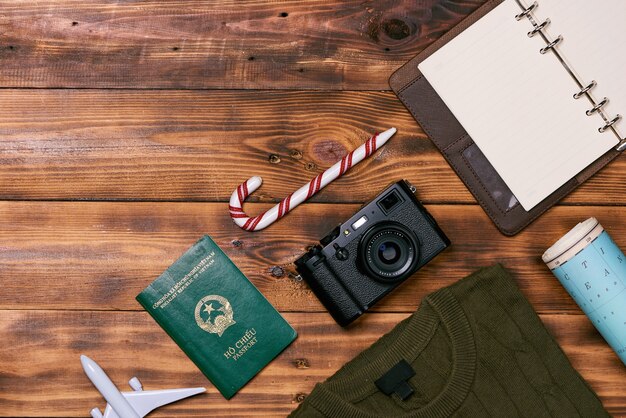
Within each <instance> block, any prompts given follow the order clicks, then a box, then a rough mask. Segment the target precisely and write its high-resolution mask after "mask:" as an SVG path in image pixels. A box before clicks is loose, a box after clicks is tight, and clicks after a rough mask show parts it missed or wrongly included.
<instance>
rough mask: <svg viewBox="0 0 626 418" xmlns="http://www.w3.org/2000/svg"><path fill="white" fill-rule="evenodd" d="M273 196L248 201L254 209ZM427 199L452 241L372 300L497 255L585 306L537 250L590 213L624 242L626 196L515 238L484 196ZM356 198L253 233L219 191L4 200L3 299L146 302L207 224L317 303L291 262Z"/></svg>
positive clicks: (396, 301) (541, 307)
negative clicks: (142, 296)
mask: <svg viewBox="0 0 626 418" xmlns="http://www.w3.org/2000/svg"><path fill="white" fill-rule="evenodd" d="M267 208H268V206H267V205H261V204H250V205H249V206H247V209H248V210H249V211H250V212H251V213H255V214H256V213H259V212H260V211H261V210H262V209H267ZM428 208H429V210H430V211H431V213H432V214H433V216H434V217H435V218H436V219H437V220H438V222H439V224H440V225H441V227H442V228H443V230H444V231H445V232H446V233H447V235H448V236H449V237H450V239H451V241H452V246H451V247H450V248H449V249H447V250H446V251H445V252H443V253H442V254H440V255H439V256H438V257H437V258H436V259H435V260H433V261H432V262H431V263H430V264H428V265H427V266H426V267H424V268H423V269H422V270H420V271H419V272H418V273H417V274H416V275H414V276H413V277H412V278H410V279H409V280H407V281H406V282H405V283H404V284H403V285H402V286H401V287H400V288H398V289H396V291H394V292H393V293H391V294H390V295H388V296H387V297H386V298H385V299H383V300H382V301H381V302H380V303H379V304H378V305H376V306H375V307H374V310H378V311H384V312H411V311H413V310H414V309H415V307H416V306H417V305H418V303H419V301H420V300H421V298H422V297H423V296H424V295H426V294H428V293H430V292H432V291H434V290H436V289H439V288H440V287H443V286H447V285H450V284H452V283H454V282H455V281H456V280H459V279H461V278H462V277H464V276H466V275H468V274H470V273H471V272H473V271H474V270H476V269H478V268H480V267H484V266H487V265H491V264H494V263H496V262H501V263H503V264H504V265H505V267H507V268H509V269H510V270H511V271H512V272H513V273H514V276H515V278H516V279H517V283H518V284H519V286H520V288H521V289H522V291H523V292H524V294H526V295H527V297H528V298H529V299H530V301H531V303H532V304H533V305H534V307H535V309H537V310H538V311H539V312H542V313H563V312H574V313H578V312H580V310H579V309H578V307H577V306H576V305H575V303H574V302H573V300H571V298H570V297H569V295H568V294H567V293H566V292H565V290H564V289H563V288H562V287H561V285H560V284H559V283H558V281H557V280H556V279H555V278H554V277H553V276H552V275H551V273H550V272H549V271H548V269H547V268H546V267H545V266H544V265H543V263H542V262H541V259H540V256H541V254H542V252H543V251H544V250H545V249H546V248H548V247H549V246H550V245H551V244H552V243H553V241H555V240H556V239H557V238H558V237H560V236H561V235H563V234H564V233H565V232H566V231H567V230H568V229H569V228H571V227H572V226H573V225H575V224H576V223H577V222H579V221H581V220H584V219H586V218H587V217H589V216H591V215H594V216H596V217H598V219H600V221H601V222H602V224H603V225H604V226H605V227H606V228H607V230H608V231H609V232H610V233H611V235H612V236H613V238H614V239H615V241H616V242H617V244H618V245H619V246H621V248H626V224H625V223H624V222H622V221H621V220H622V219H624V216H626V207H557V208H555V209H553V210H552V211H550V212H549V213H548V214H546V215H544V216H543V217H542V218H541V219H540V220H538V221H537V222H536V223H535V224H533V225H532V226H531V227H529V228H528V229H527V230H526V231H524V232H522V233H521V234H519V235H518V236H516V237H513V238H507V237H504V236H502V235H501V234H500V233H499V232H498V231H497V230H496V229H495V227H494V226H493V225H492V224H491V222H490V221H489V219H488V218H487V216H486V215H485V214H484V213H483V211H482V210H481V209H480V208H479V207H477V206H466V205H430V206H428ZM357 209H358V206H357V205H329V204H304V205H303V206H300V207H298V208H297V209H295V210H294V211H293V212H292V213H291V214H289V215H288V216H287V217H286V218H284V219H283V220H281V221H280V222H278V223H277V224H275V225H272V226H271V227H269V228H268V229H266V230H263V231H260V232H255V233H249V232H245V231H242V230H241V229H239V228H238V227H237V226H235V225H234V224H233V223H232V222H231V220H230V218H229V216H228V213H227V207H226V205H225V204H223V203H159V204H157V205H155V204H154V203H147V202H146V203H126V202H112V203H108V202H92V203H88V202H0V242H2V247H1V248H0V265H2V279H1V280H2V298H0V308H4V309H88V310H117V309H123V310H139V309H140V306H139V304H138V303H137V302H136V301H135V299H134V298H135V295H137V294H138V293H139V292H140V291H141V290H142V289H143V288H144V287H145V286H147V285H148V284H149V283H150V282H151V281H152V280H153V279H154V278H156V277H157V276H158V275H159V274H160V273H161V272H163V270H165V269H166V268H167V267H168V266H169V265H170V264H171V263H173V262H174V261H175V260H176V259H177V258H178V257H179V256H180V254H182V253H183V252H184V251H185V250H186V249H187V248H188V247H189V246H191V245H192V244H193V243H194V242H195V241H196V240H197V239H199V238H200V236H201V235H202V234H205V233H208V234H209V235H211V236H212V237H213V238H214V239H215V241H216V242H217V243H218V244H219V245H220V246H221V247H222V248H223V249H224V251H225V252H226V253H227V254H228V255H229V256H230V257H231V258H232V259H233V261H234V262H235V264H237V265H238V266H239V267H240V268H241V270H242V271H243V272H244V273H245V274H246V275H247V276H248V277H249V278H250V279H251V280H252V282H253V283H254V284H255V285H256V286H257V287H258V288H259V289H260V290H261V291H262V292H263V294H264V295H265V296H266V297H267V298H268V299H269V300H270V302H271V303H273V304H274V305H275V306H276V307H277V308H278V309H280V310H282V311H320V312H321V311H324V308H323V307H322V306H321V304H320V303H319V302H318V300H317V299H316V297H315V296H314V295H313V294H312V293H311V291H310V290H309V288H308V286H307V285H306V284H305V283H304V282H301V281H297V280H295V279H294V273H295V270H294V268H293V265H292V264H291V263H292V262H293V261H294V260H295V259H296V258H297V257H299V256H300V255H301V254H303V253H304V252H305V249H306V247H307V246H309V245H313V244H315V242H316V241H317V240H319V239H320V238H321V237H322V236H323V235H325V234H326V232H328V231H330V230H331V229H332V228H333V227H334V226H335V225H337V224H338V223H340V222H341V221H343V220H345V219H347V218H348V217H349V216H350V215H351V214H352V213H354V211H356V210H357ZM68 289H71V297H68ZM26 295H27V296H26Z"/></svg>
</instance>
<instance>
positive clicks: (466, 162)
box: [389, 0, 620, 236]
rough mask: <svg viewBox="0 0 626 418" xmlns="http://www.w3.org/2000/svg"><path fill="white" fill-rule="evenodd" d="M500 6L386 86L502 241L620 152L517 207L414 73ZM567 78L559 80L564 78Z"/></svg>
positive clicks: (495, 1)
mask: <svg viewBox="0 0 626 418" xmlns="http://www.w3.org/2000/svg"><path fill="white" fill-rule="evenodd" d="M502 1H503V0H491V1H488V2H487V3H485V4H484V5H483V6H481V7H480V8H478V9H477V10H476V11H475V12H473V13H472V14H471V15H469V16H468V17H467V18H465V19H464V20H463V21H461V23H459V24H458V25H456V26H455V27H454V28H452V29H451V30H450V31H448V32H447V33H445V34H444V35H443V36H442V37H441V38H439V39H438V40H437V41H435V42H434V43H432V44H431V45H430V46H429V47H428V48H426V49H424V51H422V52H421V53H420V54H418V55H417V56H416V57H415V58H413V59H412V60H410V61H409V62H407V63H406V64H405V65H403V66H402V67H400V68H399V69H398V70H397V71H396V72H395V73H394V74H393V75H392V76H391V78H390V79H389V85H390V86H391V88H392V90H393V91H394V92H395V93H396V95H397V96H398V98H399V99H400V100H401V101H402V103H404V105H405V106H406V107H407V109H408V110H409V111H410V112H411V114H412V115H413V117H414V118H415V120H416V121H417V122H418V123H419V124H420V126H421V127H422V129H423V130H424V132H426V134H427V135H428V136H429V137H430V139H431V140H432V141H433V143H434V144H435V146H436V147H437V148H438V149H439V150H440V151H441V153H442V154H443V156H444V157H445V159H446V160H447V161H448V163H449V164H450V166H451V167H452V168H453V169H454V171H455V172H456V173H457V175H458V176H459V177H460V178H461V180H463V183H465V185H466V186H467V188H468V189H469V190H470V192H471V193H472V194H473V195H474V197H475V198H476V200H477V201H478V203H479V204H480V205H481V206H482V207H483V209H484V210H485V212H486V213H487V215H489V217H490V218H491V220H492V221H493V222H494V223H495V224H496V226H497V228H498V229H499V230H500V232H502V233H503V234H504V235H509V236H511V235H515V234H517V233H518V232H520V231H521V230H522V229H524V228H525V227H526V226H527V225H528V224H530V223H531V222H532V221H533V220H535V219H536V218H537V217H539V215H541V214H542V213H544V212H545V211H547V210H548V209H550V208H551V207H552V206H553V205H554V204H555V203H557V202H558V201H559V200H561V199H562V198H563V197H565V196H566V195H567V194H568V193H569V192H571V191H572V190H573V189H575V188H576V187H577V186H578V185H579V184H581V183H583V182H584V181H585V180H587V179H588V178H589V177H591V176H592V175H594V174H595V173H596V172H598V171H599V170H600V169H601V168H602V167H604V166H605V165H607V164H608V163H609V162H610V161H611V160H613V159H614V158H615V157H617V156H618V155H619V154H620V152H619V151H616V150H614V149H612V150H610V151H608V152H607V153H606V154H604V155H603V156H602V157H600V158H599V159H597V160H596V161H595V162H594V163H592V164H591V165H589V166H588V167H587V168H585V169H584V170H583V171H581V172H580V173H578V175H576V176H575V177H574V178H572V179H570V180H569V181H568V182H567V183H565V184H564V185H563V186H561V187H560V188H559V189H557V190H556V191H555V192H554V193H552V194H551V195H550V196H548V197H547V198H546V199H544V200H543V201H542V202H541V203H539V204H538V205H537V206H535V207H534V208H532V209H531V210H530V211H526V210H524V208H523V207H522V206H521V205H520V204H519V202H517V199H516V198H515V196H514V195H513V193H512V192H511V190H510V189H509V188H508V187H507V185H506V184H505V183H504V181H503V180H502V178H501V177H500V175H499V174H498V173H497V172H496V170H495V169H494V168H493V166H492V165H491V163H489V161H488V160H487V158H485V156H484V155H483V153H482V152H481V151H480V149H479V148H478V146H477V145H476V144H475V143H474V141H473V140H472V138H471V137H470V136H469V135H468V134H467V132H466V131H465V129H464V128H463V126H461V124H460V123H459V121H458V120H457V119H456V118H455V117H454V115H453V114H452V112H451V111H450V110H449V109H448V107H447V106H446V105H445V103H444V102H443V100H442V99H441V98H440V97H439V95H438V94H437V92H436V91H435V90H434V89H433V88H432V86H431V85H430V84H429V82H428V80H426V78H425V77H424V76H423V75H422V73H421V72H420V71H419V69H418V67H417V66H418V64H419V63H420V62H422V61H423V60H425V59H426V58H427V57H429V56H430V55H432V54H433V53H434V52H435V51H437V50H438V49H439V48H441V47H442V46H443V45H445V44H446V43H448V42H450V41H451V40H452V39H454V38H455V37H456V36H457V35H458V34H460V33H461V32H463V31H464V30H465V29H467V28H468V27H469V26H471V25H472V24H473V23H474V22H476V21H477V20H479V19H480V18H481V17H483V16H484V15H485V14H487V13H488V12H489V11H491V10H492V9H493V8H494V7H496V6H497V5H499V4H500V3H502ZM565 76H567V74H564V77H565Z"/></svg>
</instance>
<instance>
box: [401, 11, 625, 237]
mask: <svg viewBox="0 0 626 418" xmlns="http://www.w3.org/2000/svg"><path fill="white" fill-rule="evenodd" d="M624 22H626V1H623V0H602V1H597V2H591V1H587V0H539V1H537V2H533V3H531V2H529V1H527V0H504V1H489V2H487V4H485V6H483V7H481V8H480V9H479V10H478V11H477V12H475V13H474V14H473V15H471V16H470V17H468V18H467V19H466V21H463V22H462V23H461V24H459V25H458V26H457V27H455V28H454V29H452V30H451V31H450V32H449V33H447V34H446V35H444V36H443V37H442V39H440V40H438V41H437V42H435V43H434V44H433V45H431V47H429V48H428V49H427V50H425V51H424V52H423V53H421V54H420V55H418V57H416V58H415V59H413V60H412V61H410V62H409V63H407V65H405V66H404V67H403V68H401V69H400V70H398V72H397V73H396V74H394V75H393V76H392V78H391V80H390V84H391V86H392V88H393V89H394V91H395V92H396V93H397V94H398V96H399V97H400V99H401V100H402V101H403V102H404V103H405V105H407V107H408V108H409V110H410V111H411V112H412V113H413V115H414V116H415V117H416V119H417V120H418V122H420V124H421V125H422V127H423V128H424V130H425V131H426V132H427V133H428V134H429V136H430V137H431V139H433V141H434V142H435V144H436V145H437V146H438V147H439V148H440V150H442V152H443V153H444V156H446V158H448V161H449V162H450V163H451V165H452V166H453V167H454V168H455V170H456V171H457V173H458V174H459V176H460V177H461V178H462V179H463V180H464V181H465V183H466V185H468V187H469V188H470V190H471V191H472V192H473V193H474V195H475V196H476V197H477V198H478V199H479V202H480V203H481V204H482V205H483V207H484V208H485V210H486V211H487V212H488V214H489V215H490V216H491V217H492V219H493V220H494V221H495V222H496V224H497V225H498V227H500V229H501V231H503V232H504V233H507V234H509V235H512V234H514V233H516V232H518V231H519V230H520V229H521V228H523V227H524V226H525V225H526V224H528V223H529V222H530V221H532V220H533V219H534V218H535V217H536V216H538V215H539V214H540V213H542V212H543V211H545V210H546V209H547V208H549V207H550V206H552V205H553V204H554V203H555V202H556V201H558V200H559V199H560V198H562V197H563V196H565V195H566V194H567V193H568V192H569V191H571V190H572V189H573V188H575V187H576V186H577V185H578V184H580V183H581V182H583V181H584V180H586V179H587V178H588V177H590V176H591V175H592V174H593V173H595V172H596V171H598V170H599V169H600V168H601V167H602V166H604V165H606V164H607V163H608V162H609V161H610V160H611V159H613V158H615V156H616V155H618V154H619V152H620V151H622V150H623V149H624V148H626V140H624V138H625V135H626V121H625V120H624V119H623V118H622V116H620V115H626V78H625V77H624V75H625V74H626V70H625V68H626V53H625V52H626V51H625V50H624V45H626V30H625V29H624ZM424 78H425V80H424ZM440 102H441V103H440ZM444 123H448V124H449V125H450V126H443V125H444ZM456 124H458V127H457V126H456ZM453 154H454V155H453ZM457 154H458V155H457ZM483 160H486V161H483ZM518 206H519V207H518Z"/></svg>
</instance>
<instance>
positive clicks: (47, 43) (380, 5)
mask: <svg viewBox="0 0 626 418" xmlns="http://www.w3.org/2000/svg"><path fill="white" fill-rule="evenodd" d="M483 2H484V0H425V1H424V0H420V1H418V0H411V1H400V0H381V1H376V2H373V1H365V2H364V1H361V0H351V1H342V0H333V1H322V0H314V1H309V0H306V1H303V0H300V1H283V2H280V4H279V5H278V4H277V3H276V2H271V1H258V0H247V1H199V0H178V1H175V0H172V1H159V0H152V1H150V0H144V1H122V2H108V1H104V0H97V1H89V2H83V1H76V0H42V1H37V2H23V1H19V0H12V1H9V0H5V1H0V10H2V14H0V86H1V87H48V88H49V87H80V88H85V87H88V88H94V87H96V88H141V89H145V88H175V89H204V88H213V89H223V88H238V89H239V88H246V89H248V88H257V89H258V88H271V89H285V88H288V89H289V88H298V89H326V90H337V89H347V90H368V89H374V90H388V89H389V87H388V84H387V79H388V78H389V76H390V75H391V73H392V72H393V71H394V70H395V69H396V68H398V67H399V66H401V65H402V64H404V62H406V61H408V60H409V59H410V58H412V57H413V56H414V55H416V54H417V53H418V52H420V51H421V50H422V49H424V48H425V47H426V46H427V45H429V44H430V43H431V42H432V41H434V40H435V39H437V38H438V37H439V36H440V35H441V34H443V33H444V32H445V31H447V30H448V29H449V28H450V27H452V26H453V25H455V24H456V23H458V22H459V21H460V20H461V19H463V18H464V17H465V16H467V15H468V14H469V13H470V12H472V11H473V10H474V9H476V8H477V7H478V6H479V5H480V4H482V3H483Z"/></svg>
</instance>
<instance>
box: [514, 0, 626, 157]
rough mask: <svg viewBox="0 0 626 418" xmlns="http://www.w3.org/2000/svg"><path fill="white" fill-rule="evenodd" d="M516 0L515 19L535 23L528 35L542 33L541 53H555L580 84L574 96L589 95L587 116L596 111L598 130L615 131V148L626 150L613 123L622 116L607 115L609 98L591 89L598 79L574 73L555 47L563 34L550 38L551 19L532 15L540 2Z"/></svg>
mask: <svg viewBox="0 0 626 418" xmlns="http://www.w3.org/2000/svg"><path fill="white" fill-rule="evenodd" d="M515 1H516V3H517V4H518V5H519V7H520V8H521V9H522V11H521V12H520V13H518V14H517V15H515V19H516V20H518V21H519V20H522V19H524V18H527V19H528V20H529V21H530V23H531V24H532V25H533V29H532V30H531V31H529V32H528V37H529V38H532V37H533V36H535V35H540V36H541V38H543V40H544V41H545V43H546V46H545V47H543V48H541V49H540V50H539V53H541V54H546V53H548V52H550V51H552V52H553V53H554V55H555V56H556V57H557V59H558V60H559V61H560V62H561V64H562V65H563V67H565V69H566V70H567V72H568V73H569V75H570V76H571V77H572V78H573V79H574V81H575V82H576V84H578V87H579V90H578V92H576V93H575V94H574V96H573V97H574V99H579V98H581V97H583V96H585V97H587V99H588V100H589V102H590V103H591V105H592V107H591V108H590V109H589V110H587V112H586V114H587V116H591V115H593V114H594V113H597V114H599V115H600V116H601V117H602V119H603V120H604V125H602V126H601V127H600V128H598V131H599V132H601V133H602V132H605V131H606V130H611V131H612V132H613V134H615V136H617V138H618V139H619V141H620V142H619V144H617V147H616V148H615V149H616V150H617V151H620V152H621V151H624V150H626V138H621V137H620V136H619V134H618V133H617V130H615V127H614V126H613V125H615V124H616V123H617V121H619V120H620V119H621V118H622V116H621V115H619V114H617V115H615V116H614V117H613V118H610V117H609V116H608V115H607V113H606V112H605V111H604V109H603V107H604V105H606V104H607V103H608V101H609V99H607V98H606V97H604V98H603V99H602V100H601V101H599V102H598V101H596V100H595V99H594V98H593V96H592V95H591V92H590V91H591V89H593V88H594V87H595V86H596V85H597V83H596V81H595V80H591V82H590V83H588V84H587V85H585V84H584V83H583V82H582V81H581V80H580V79H579V78H578V76H577V75H576V73H574V71H573V70H572V68H571V67H570V66H569V64H568V63H567V62H566V61H565V60H564V59H563V56H562V55H561V53H560V52H559V51H558V49H556V48H555V46H557V45H558V44H559V43H560V42H561V41H563V37H562V36H561V35H559V36H557V37H556V38H555V39H552V40H550V39H549V38H548V37H547V35H546V33H545V31H544V29H545V28H546V26H548V25H549V24H550V19H546V20H544V21H543V22H541V23H537V20H536V19H535V18H534V17H533V15H532V13H533V11H534V10H535V9H536V8H537V7H539V4H538V3H537V2H536V1H535V2H533V3H532V4H531V5H530V6H528V7H526V6H525V5H524V4H522V2H521V0H515Z"/></svg>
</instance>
